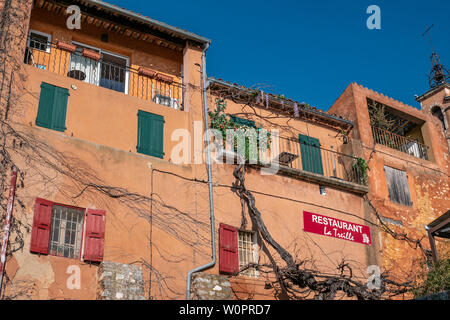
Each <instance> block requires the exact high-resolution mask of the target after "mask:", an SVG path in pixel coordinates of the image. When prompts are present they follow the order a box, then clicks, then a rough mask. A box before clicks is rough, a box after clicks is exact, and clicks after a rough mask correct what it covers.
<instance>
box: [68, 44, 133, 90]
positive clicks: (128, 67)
mask: <svg viewBox="0 0 450 320" xmlns="http://www.w3.org/2000/svg"><path fill="white" fill-rule="evenodd" d="M72 44H74V45H76V46H77V47H78V46H81V47H86V48H88V49H92V50H95V51H98V52H99V53H100V54H101V55H102V56H101V58H100V60H99V61H98V62H97V79H98V84H94V85H96V86H97V87H101V88H103V87H102V86H100V76H101V68H102V60H103V53H106V54H107V55H110V56H113V57H116V58H120V59H124V60H125V61H126V64H125V90H124V92H122V93H124V94H126V95H128V83H129V74H130V70H129V69H130V58H129V57H127V56H122V55H120V54H118V53H114V52H110V51H107V50H103V49H100V48H97V47H94V46H91V45H88V44H85V43H82V42H78V41H72ZM69 63H70V62H69ZM83 82H86V83H90V82H87V81H84V80H83ZM90 84H93V83H90ZM105 89H108V88H105ZM108 90H112V89H108ZM112 91H116V90H112ZM116 92H120V91H116Z"/></svg>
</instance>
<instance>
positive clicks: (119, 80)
mask: <svg viewBox="0 0 450 320" xmlns="http://www.w3.org/2000/svg"><path fill="white" fill-rule="evenodd" d="M126 67H127V60H126V59H124V58H120V57H116V56H113V55H110V54H107V53H103V59H102V66H101V76H100V86H101V87H104V88H108V89H111V90H115V91H119V92H125V77H126Z"/></svg>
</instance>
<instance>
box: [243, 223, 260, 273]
mask: <svg viewBox="0 0 450 320" xmlns="http://www.w3.org/2000/svg"><path fill="white" fill-rule="evenodd" d="M238 236H239V243H238V249H239V270H242V269H244V268H246V270H244V271H242V272H241V274H242V275H246V276H249V277H257V276H258V271H257V270H256V269H255V268H254V267H251V268H248V265H249V264H251V263H255V264H256V263H258V256H257V252H258V251H257V249H256V248H257V244H256V233H254V232H248V231H241V230H239V232H238Z"/></svg>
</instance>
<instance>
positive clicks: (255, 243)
mask: <svg viewBox="0 0 450 320" xmlns="http://www.w3.org/2000/svg"><path fill="white" fill-rule="evenodd" d="M237 231H238V232H237V237H238V238H237V245H238V248H237V249H238V270H239V276H240V277H247V278H251V279H257V278H259V270H257V269H255V270H254V271H253V270H252V272H253V275H248V274H245V272H246V271H250V270H251V268H249V269H247V270H245V271H242V272H241V271H240V269H241V259H240V255H239V253H240V250H241V248H240V246H239V244H240V235H241V234H244V233H246V234H251V236H252V246H253V259H254V262H253V263H255V264H258V262H259V246H258V234H257V233H256V232H255V231H252V230H244V229H237Z"/></svg>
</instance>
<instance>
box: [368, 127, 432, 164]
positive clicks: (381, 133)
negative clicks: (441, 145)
mask: <svg viewBox="0 0 450 320" xmlns="http://www.w3.org/2000/svg"><path fill="white" fill-rule="evenodd" d="M372 134H373V138H374V140H375V143H378V144H382V145H384V146H386V147H389V148H392V149H395V150H398V151H401V152H404V153H407V154H409V155H412V156H414V157H416V158H420V159H425V160H428V149H429V147H428V146H426V145H424V144H422V143H420V142H419V141H417V140H411V139H408V138H405V137H403V136H400V135H398V134H395V133H392V132H390V131H387V130H384V129H382V128H379V127H372Z"/></svg>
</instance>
